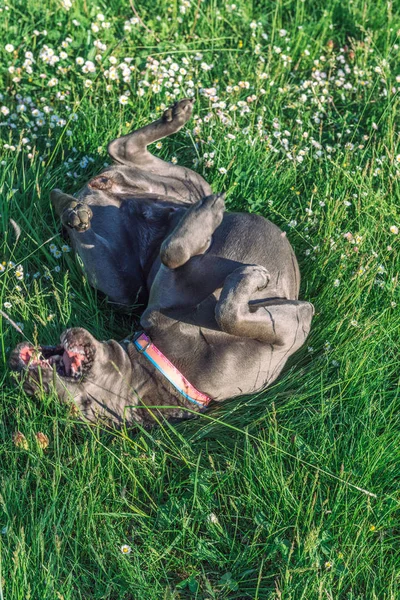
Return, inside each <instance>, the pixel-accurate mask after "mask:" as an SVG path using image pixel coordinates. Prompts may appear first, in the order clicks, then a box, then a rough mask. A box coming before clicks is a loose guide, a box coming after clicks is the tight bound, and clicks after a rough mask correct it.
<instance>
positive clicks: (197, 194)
mask: <svg viewBox="0 0 400 600" xmlns="http://www.w3.org/2000/svg"><path fill="white" fill-rule="evenodd" d="M192 110H193V100H192V99H190V98H184V99H183V100H180V101H179V102H176V103H175V104H174V105H173V106H171V107H170V108H168V109H167V110H166V111H165V112H164V114H163V116H162V117H161V118H160V119H158V120H157V121H154V123H150V124H149V125H146V126H145V127H142V128H141V129H137V130H136V131H133V132H132V133H129V134H128V135H124V136H123V137H121V138H118V139H116V140H114V141H112V142H111V143H110V144H109V145H108V153H109V155H110V156H111V158H113V159H114V160H115V161H116V162H118V163H121V164H123V165H126V166H128V167H134V168H136V169H140V170H143V172H144V173H145V174H146V180H149V176H150V177H151V179H152V184H157V183H159V184H160V185H161V188H160V190H161V193H163V192H162V190H163V188H165V186H167V187H170V190H168V193H166V192H164V193H165V194H166V195H171V197H174V191H176V192H178V196H176V197H178V198H180V197H183V199H184V200H186V201H189V202H196V201H197V200H200V198H202V197H204V196H207V195H209V194H211V193H212V191H211V188H210V186H209V185H208V183H207V182H206V181H205V180H204V179H203V177H201V175H199V174H198V173H195V172H194V171H192V170H191V169H187V168H186V167H181V166H179V165H173V164H171V163H169V162H166V161H164V160H161V159H160V158H157V157H156V156H153V154H151V153H150V152H149V151H148V149H147V147H148V145H149V144H152V143H153V142H156V141H157V140H161V139H163V138H165V137H167V136H169V135H172V134H174V133H176V132H178V131H179V130H180V129H182V127H183V126H184V125H185V124H186V123H187V121H188V120H189V119H190V117H191V115H192ZM158 178H159V179H158ZM165 178H168V179H165Z"/></svg>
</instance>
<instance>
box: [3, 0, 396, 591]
mask: <svg viewBox="0 0 400 600" xmlns="http://www.w3.org/2000/svg"><path fill="white" fill-rule="evenodd" d="M132 7H133V8H132ZM0 32H1V43H0V65H1V67H0V81H1V91H2V93H1V94H0V124H1V127H0V148H1V157H0V162H1V172H0V191H1V197H0V213H1V214H0V225H1V237H0V307H1V309H2V311H3V312H4V313H5V314H6V315H8V317H9V319H11V320H12V321H13V322H14V324H16V326H17V328H18V329H19V330H17V329H16V327H15V326H13V324H12V323H11V321H10V320H9V319H7V318H6V317H4V316H3V318H0V342H1V351H0V364H1V366H0V387H1V390H0V398H1V402H0V452H1V458H0V481H1V484H0V600H28V599H30V600H81V599H82V600H83V599H85V600H86V599H90V600H142V599H145V600H153V599H154V600H158V599H171V600H172V599H178V598H181V599H186V598H193V599H199V600H200V599H203V600H206V599H207V600H212V599H224V598H229V599H240V600H244V599H247V598H250V599H268V600H298V599H304V600H314V599H315V600H317V599H321V600H342V599H343V600H374V599H376V600H389V599H390V600H396V599H398V598H400V543H399V535H400V489H399V482H400V437H399V436H400V416H399V415H400V397H399V343H398V338H399V333H400V312H399V306H400V281H399V266H400V260H399V247H400V234H399V230H400V208H399V206H400V202H399V183H400V140H399V125H400V120H399V119H400V116H399V92H400V6H399V4H398V3H396V2H393V3H390V2H386V1H383V0H375V2H366V1H365V0H349V1H348V2H344V1H342V2H340V1H339V0H326V1H325V2H322V1H321V0H305V1H301V0H286V1H285V2H282V0H276V1H272V0H264V1H263V2H257V1H253V2H250V1H249V0H237V2H236V3H235V4H233V3H230V2H229V3H222V2H221V3H218V2H216V1H215V0H198V1H197V0H178V1H177V2H175V1H172V2H166V1H165V0H160V1H159V2H158V3H154V2H151V1H150V0H145V1H143V2H137V3H136V5H135V6H133V5H132V6H131V5H130V4H129V2H128V1H127V0H108V1H107V2H106V1H105V0H99V1H98V2H91V1H90V0H72V1H71V0H60V1H56V0H49V1H48V2H38V0H10V2H8V1H7V2H6V3H4V1H3V0H2V2H1V4H0ZM185 96H193V97H194V98H195V101H196V103H195V109H194V117H193V119H192V120H191V121H190V122H189V123H188V125H187V126H186V127H185V129H184V130H182V131H181V132H180V133H179V134H177V135H176V136H175V137H174V138H170V139H168V140H164V141H163V142H162V144H157V148H155V147H154V149H153V151H154V152H155V153H158V155H159V156H161V157H163V158H164V159H166V160H171V161H175V160H176V159H177V160H178V162H179V163H181V164H184V165H187V166H189V167H191V168H194V169H196V170H197V171H199V172H200V173H201V174H203V175H204V177H205V178H206V179H207V180H208V181H209V182H210V183H211V184H212V186H213V189H214V191H226V193H227V205H228V208H229V209H231V210H242V211H250V212H257V213H259V214H262V215H264V216H266V217H268V218H270V219H271V220H272V221H274V222H275V223H276V224H278V225H279V226H280V227H281V228H282V229H283V230H284V231H286V232H287V235H288V237H289V239H290V241H291V243H292V244H293V247H294V248H295V251H296V254H297V256H298V259H299V264H300V268H301V272H302V286H301V298H302V299H306V300H310V301H312V302H313V303H314V305H315V308H316V314H315V317H314V320H313V326H312V331H311V334H310V336H309V338H308V340H307V342H306V345H305V346H304V347H303V348H302V349H301V350H300V351H299V352H297V353H296V354H295V355H294V357H293V358H292V359H291V361H290V364H289V365H288V367H287V368H286V369H285V371H284V372H283V373H282V374H281V376H280V377H279V379H278V381H277V382H275V383H274V384H273V385H272V386H271V387H270V388H268V389H267V390H265V391H264V392H263V393H261V394H259V395H257V396H254V397H251V398H242V399H237V400H234V401H231V402H226V403H225V404H224V405H223V406H219V407H217V408H216V409H213V410H211V411H209V412H208V413H206V414H205V415H203V416H201V417H199V418H198V419H196V420H193V421H190V422H187V423H182V424H180V425H174V426H172V425H170V424H168V423H167V422H165V423H160V425H159V426H158V427H156V428H154V429H153V430H152V431H144V430H143V431H141V430H133V431H128V430H123V431H119V432H111V431H103V430H101V428H100V427H97V428H96V427H91V426H88V425H86V424H84V423H82V422H80V421H78V420H77V418H76V417H75V416H74V415H71V414H70V412H69V409H68V407H66V406H64V405H61V404H60V403H59V402H57V399H56V398H55V397H42V398H36V399H32V398H29V397H27V396H26V395H25V394H24V392H23V391H22V389H21V388H20V387H19V386H18V384H17V383H16V382H15V381H14V379H13V377H12V376H11V374H10V372H9V370H8V368H7V360H8V357H9V354H10V350H11V349H12V348H13V346H14V345H15V344H17V343H18V342H20V341H22V340H23V339H29V340H31V341H35V340H38V339H40V341H41V342H42V343H50V342H54V340H56V339H57V338H58V336H59V334H60V333H61V331H62V330H63V329H64V328H65V327H66V326H76V325H81V326H84V327H86V328H87V329H89V331H91V333H93V334H94V335H95V336H96V337H98V338H100V339H108V338H110V337H113V338H115V339H118V340H119V339H122V338H123V337H124V336H126V334H128V333H130V332H132V331H134V330H135V323H136V321H135V319H136V317H137V315H136V316H135V315H132V314H121V313H117V312H115V311H114V310H113V309H112V307H111V306H110V305H108V304H107V302H106V300H105V299H104V298H100V297H98V296H97V294H96V292H95V291H94V290H93V289H92V288H91V287H90V286H89V284H88V282H87V280H86V277H85V274H84V272H83V270H82V268H81V266H80V264H79V262H78V260H77V259H76V258H75V257H74V256H73V253H72V252H70V251H69V250H70V248H69V247H68V245H66V241H65V239H63V237H62V235H61V231H60V226H59V223H58V220H57V219H56V218H55V215H54V214H53V212H52V208H51V205H50V201H49V192H50V190H51V189H52V188H54V187H59V188H61V189H63V190H64V191H66V192H69V193H74V192H76V191H77V190H78V189H79V188H80V187H81V186H82V184H83V183H84V182H86V181H87V180H88V178H89V177H90V176H91V175H92V174H94V173H97V172H99V170H101V168H102V166H103V165H104V163H105V162H107V161H108V160H109V159H108V156H107V152H106V147H107V143H108V141H110V140H112V139H113V138H115V137H117V136H118V135H121V134H125V133H127V132H128V131H130V130H131V129H134V128H136V127H138V126H141V125H143V124H145V123H147V122H149V121H150V120H151V119H154V118H156V117H157V116H158V115H160V113H161V112H162V111H163V110H164V109H165V108H166V107H167V106H168V105H169V104H171V103H172V102H173V101H174V99H177V98H182V97H185ZM10 219H12V220H13V221H14V222H15V225H14V226H13V225H12V223H11V222H10ZM17 432H20V434H22V435H19V436H16V435H15V434H16V433H17ZM39 432H40V433H42V434H44V435H42V436H39V437H38V436H37V434H38V433H39ZM121 548H122V550H121ZM123 550H125V552H124V551H123Z"/></svg>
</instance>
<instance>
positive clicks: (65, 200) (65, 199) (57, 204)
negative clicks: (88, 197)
mask: <svg viewBox="0 0 400 600" xmlns="http://www.w3.org/2000/svg"><path fill="white" fill-rule="evenodd" d="M50 200H51V203H52V205H53V207H54V210H55V211H56V213H57V214H58V216H61V214H62V212H63V210H64V208H66V206H69V205H70V204H71V202H76V198H74V197H73V196H70V194H65V193H64V192H62V191H61V190H58V189H54V190H52V191H51V192H50Z"/></svg>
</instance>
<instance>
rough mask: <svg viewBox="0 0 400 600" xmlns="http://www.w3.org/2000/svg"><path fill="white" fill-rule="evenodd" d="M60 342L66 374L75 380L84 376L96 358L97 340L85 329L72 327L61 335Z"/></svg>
mask: <svg viewBox="0 0 400 600" xmlns="http://www.w3.org/2000/svg"><path fill="white" fill-rule="evenodd" d="M60 341H61V345H62V347H63V348H64V356H63V361H64V369H65V372H66V374H67V375H69V376H73V377H75V378H78V377H81V376H83V375H86V374H87V373H88V372H89V371H90V370H91V368H92V366H93V363H94V360H95V357H96V346H97V344H98V342H97V340H96V339H95V338H94V337H93V336H92V334H90V333H89V332H88V331H86V329H82V328H81V327H73V328H71V329H67V330H66V331H64V332H63V333H62V334H61V338H60Z"/></svg>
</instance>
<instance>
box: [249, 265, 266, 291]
mask: <svg viewBox="0 0 400 600" xmlns="http://www.w3.org/2000/svg"><path fill="white" fill-rule="evenodd" d="M250 269H251V270H252V273H251V275H252V278H253V279H254V283H255V284H256V286H257V290H259V291H261V290H264V289H265V288H266V287H267V285H268V283H269V280H270V274H269V272H268V271H267V269H266V268H265V267H262V266H258V265H257V266H255V267H250Z"/></svg>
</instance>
